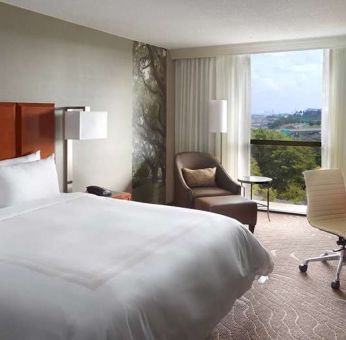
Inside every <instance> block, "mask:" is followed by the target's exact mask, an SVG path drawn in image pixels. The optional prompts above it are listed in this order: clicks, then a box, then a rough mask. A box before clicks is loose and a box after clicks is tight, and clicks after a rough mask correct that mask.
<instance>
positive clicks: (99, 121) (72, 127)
mask: <svg viewBox="0 0 346 340" xmlns="http://www.w3.org/2000/svg"><path fill="white" fill-rule="evenodd" d="M63 112H64V117H63V118H64V192H71V191H72V184H73V157H72V156H73V149H72V146H73V144H72V143H73V140H85V139H105V138H107V112H95V111H90V108H89V107H87V106H73V107H64V108H63Z"/></svg>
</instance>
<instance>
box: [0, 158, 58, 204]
mask: <svg viewBox="0 0 346 340" xmlns="http://www.w3.org/2000/svg"><path fill="white" fill-rule="evenodd" d="M59 193H60V192H59V184H58V175H57V171H56V167H55V161H54V156H50V157H48V158H46V159H42V160H40V154H39V151H38V152H36V153H34V154H31V155H28V156H24V157H18V158H14V159H8V160H5V161H0V208H3V207H6V206H10V205H15V204H18V203H21V202H27V201H32V200H36V199H44V198H49V197H52V196H55V195H59Z"/></svg>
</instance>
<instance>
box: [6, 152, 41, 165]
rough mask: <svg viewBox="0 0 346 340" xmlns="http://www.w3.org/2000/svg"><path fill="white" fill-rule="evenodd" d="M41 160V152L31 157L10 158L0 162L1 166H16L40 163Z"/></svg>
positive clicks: (32, 154)
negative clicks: (34, 162)
mask: <svg viewBox="0 0 346 340" xmlns="http://www.w3.org/2000/svg"><path fill="white" fill-rule="evenodd" d="M40 159H41V152H40V150H38V151H36V152H34V153H31V154H30V155H26V156H22V157H16V158H10V159H4V160H2V161H0V165H14V164H19V163H27V162H33V161H38V160H40Z"/></svg>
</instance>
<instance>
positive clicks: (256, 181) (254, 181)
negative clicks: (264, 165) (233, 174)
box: [238, 176, 273, 221]
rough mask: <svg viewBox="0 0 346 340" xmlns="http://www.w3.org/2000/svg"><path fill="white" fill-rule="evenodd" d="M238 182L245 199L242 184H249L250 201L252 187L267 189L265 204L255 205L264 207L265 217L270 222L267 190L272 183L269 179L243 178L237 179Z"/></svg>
mask: <svg viewBox="0 0 346 340" xmlns="http://www.w3.org/2000/svg"><path fill="white" fill-rule="evenodd" d="M238 181H239V182H240V185H241V187H242V189H243V190H242V192H243V196H244V197H245V186H244V184H250V186H251V189H250V190H251V191H250V198H251V200H252V187H253V185H254V184H259V185H263V186H266V187H267V204H263V203H259V202H256V203H257V205H259V206H262V207H266V208H267V216H268V220H269V221H270V216H269V189H270V183H271V182H272V181H273V179H272V178H270V177H261V176H243V177H240V178H238Z"/></svg>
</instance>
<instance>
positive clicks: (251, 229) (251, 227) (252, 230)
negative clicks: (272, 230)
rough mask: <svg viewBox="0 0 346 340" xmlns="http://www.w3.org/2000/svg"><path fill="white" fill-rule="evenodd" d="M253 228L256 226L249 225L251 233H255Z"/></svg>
mask: <svg viewBox="0 0 346 340" xmlns="http://www.w3.org/2000/svg"><path fill="white" fill-rule="evenodd" d="M255 226H256V225H251V224H249V230H250V231H251V232H252V233H254V232H255Z"/></svg>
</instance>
